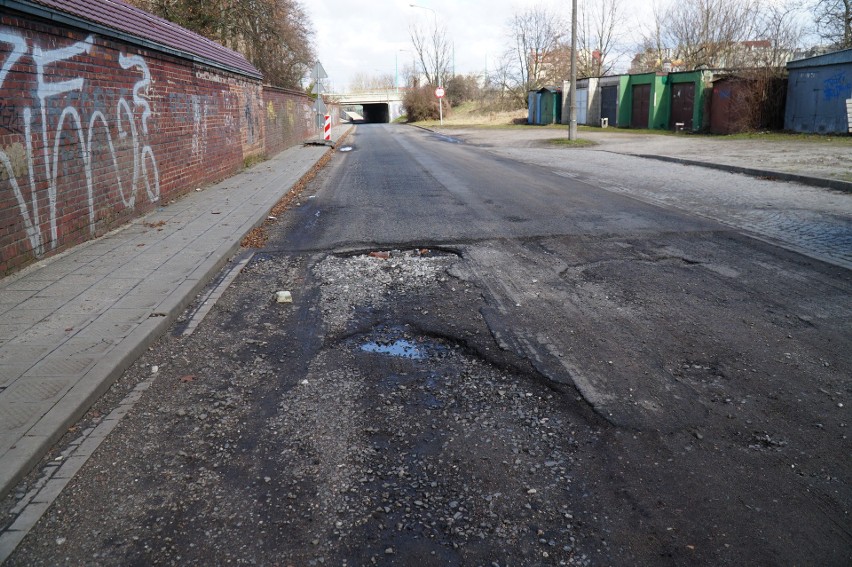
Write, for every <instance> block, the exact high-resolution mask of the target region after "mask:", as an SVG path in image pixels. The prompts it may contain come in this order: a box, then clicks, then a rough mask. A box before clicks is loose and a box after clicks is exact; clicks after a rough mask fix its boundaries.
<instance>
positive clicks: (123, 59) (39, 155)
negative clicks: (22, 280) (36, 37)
mask: <svg viewBox="0 0 852 567" xmlns="http://www.w3.org/2000/svg"><path fill="white" fill-rule="evenodd" d="M4 44H5V45H8V46H11V49H8V50H6V56H5V59H4V60H3V62H2V66H0V92H2V90H3V88H4V85H5V81H6V80H7V77H8V76H9V74H10V72H11V71H12V69H13V68H14V67H15V65H16V64H18V63H19V62H22V61H23V60H24V59H25V58H27V57H29V58H31V60H32V64H33V65H34V67H35V89H34V96H32V97H31V98H32V100H31V101H30V105H26V104H24V105H22V106H20V107H18V108H17V109H15V110H16V111H17V113H18V118H17V123H18V124H19V125H20V127H21V128H22V130H23V132H22V134H23V142H24V147H23V149H22V151H15V150H14V149H13V148H20V145H19V144H14V145H13V146H11V147H7V148H2V147H0V165H2V168H0V180H2V173H3V169H5V173H6V179H7V180H8V182H9V184H10V185H11V188H12V192H13V194H14V196H15V199H16V201H17V204H18V208H19V210H20V213H21V216H22V218H23V223H24V228H25V230H26V234H27V238H28V240H29V243H30V246H31V247H32V250H33V252H34V254H35V255H36V256H37V257H40V256H42V255H43V254H44V253H45V243H46V240H45V232H46V231H47V230H49V233H50V235H49V239H48V240H47V241H48V242H49V243H50V249H53V248H55V247H56V245H57V243H58V241H59V234H58V226H57V200H58V195H57V193H58V187H59V181H60V171H61V170H62V169H63V168H64V167H65V166H66V165H67V164H66V163H65V162H67V161H68V160H78V159H80V157H81V158H82V171H83V173H84V177H85V187H86V199H87V206H88V224H89V230H90V232H91V233H92V234H94V232H95V212H96V211H95V198H96V195H95V194H94V185H95V180H94V174H93V168H94V165H95V164H94V163H93V162H94V160H95V156H99V155H100V156H103V155H105V157H107V158H108V159H109V160H110V161H111V166H112V168H111V169H112V171H113V173H114V179H115V186H116V188H117V192H118V195H119V198H120V199H121V202H122V204H123V205H124V206H125V207H127V208H129V209H133V208H134V207H135V205H136V199H137V194H138V193H140V192H141V188H142V187H143V186H144V190H145V194H146V196H147V197H148V199H149V200H150V201H151V202H156V201H158V200H159V198H160V174H159V170H158V169H157V160H156V158H155V156H154V151H153V149H152V148H151V146H150V145H149V144H148V143H147V140H148V133H149V129H148V122H149V120H150V119H151V117H152V115H153V112H152V110H151V106H150V104H149V102H148V98H149V89H150V87H151V72H150V70H149V68H148V65H147V63H146V62H145V59H144V58H143V57H141V56H139V55H126V54H124V53H121V54H119V57H118V63H119V65H120V66H121V68H122V69H124V70H126V71H131V72H133V73H134V74H135V75H136V76H137V80H136V82H135V83H134V85H133V88H132V92H131V93H126V92H125V94H123V95H122V96H119V97H118V98H117V101H116V102H115V105H114V108H110V109H109V112H105V110H107V109H106V107H103V108H104V110H101V108H100V107H98V106H95V108H94V109H92V110H90V111H89V112H88V114H86V113H85V111H84V110H83V108H82V100H83V96H82V95H83V94H84V93H85V92H86V91H87V89H86V80H85V79H84V78H83V77H82V76H70V77H69V74H68V73H67V72H63V73H62V74H61V76H62V80H54V79H55V77H57V76H59V75H60V74H59V73H56V72H54V70H55V69H56V67H57V66H58V65H60V64H64V68H67V66H68V64H72V65H73V63H74V60H75V59H76V58H79V57H80V56H82V55H84V54H86V55H89V54H91V53H92V50H93V49H94V46H95V40H94V36H92V35H89V36H88V37H87V38H86V39H84V40H82V41H78V42H76V43H74V44H72V45H68V46H65V47H60V48H56V49H44V48H42V46H40V45H38V44H37V43H36V42H35V41H33V43H32V44H30V43H29V42H28V41H27V39H26V38H25V36H24V35H22V34H21V33H19V32H17V31H15V30H12V29H8V28H0V45H4ZM95 90H96V89H89V91H90V92H91V93H94V92H95ZM125 95H126V96H125ZM127 96H130V98H131V101H132V104H131V102H128V100H127ZM94 98H95V99H97V98H98V96H97V93H96V94H95V97H94ZM57 103H58V105H57ZM63 105H64V106H63ZM5 111H6V109H5V108H4V112H5ZM33 132H35V136H34V135H33ZM113 132H115V133H116V134H117V139H116V138H114V136H113ZM69 133H70V135H71V137H72V138H75V140H74V142H75V143H76V145H77V151H76V152H69V151H68V148H67V147H63V145H62V138H63V136H65V137H67V136H68V135H69ZM116 141H118V142H119V144H121V145H122V146H128V147H129V148H131V151H132V168H131V170H132V174H131V176H130V179H129V180H128V179H126V178H122V167H121V166H120V164H119V153H118V152H117V150H116ZM34 142H35V143H34ZM21 160H23V164H24V166H25V167H22V166H21V163H20V162H21ZM109 165H110V164H109V163H108V166H109ZM21 169H25V170H26V171H25V172H21V171H20V170H21ZM19 177H22V178H23V181H22V182H19ZM39 180H44V183H45V184H46V193H47V195H46V196H47V215H46V216H47V219H46V220H47V227H44V226H43V213H42V211H43V209H44V205H43V200H44V196H43V195H39V190H38V188H39V186H40V181H39ZM128 181H129V183H128ZM43 192H44V191H42V193H43Z"/></svg>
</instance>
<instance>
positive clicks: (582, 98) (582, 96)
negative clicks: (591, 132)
mask: <svg viewBox="0 0 852 567" xmlns="http://www.w3.org/2000/svg"><path fill="white" fill-rule="evenodd" d="M588 110H589V89H577V124H585V123H586V118H587V116H588V114H589V113H588Z"/></svg>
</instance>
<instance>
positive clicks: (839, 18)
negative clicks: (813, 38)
mask: <svg viewBox="0 0 852 567" xmlns="http://www.w3.org/2000/svg"><path fill="white" fill-rule="evenodd" d="M813 15H814V23H815V24H816V27H817V34H818V35H819V37H820V38H821V39H823V40H824V41H827V42H829V43H831V44H832V45H833V46H834V47H837V48H839V49H844V48H848V47H852V0H816V2H815V3H814V5H813Z"/></svg>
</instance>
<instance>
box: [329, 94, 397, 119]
mask: <svg viewBox="0 0 852 567" xmlns="http://www.w3.org/2000/svg"><path fill="white" fill-rule="evenodd" d="M330 97H333V98H334V99H336V100H337V101H338V102H339V104H340V107H341V108H343V109H344V112H345V113H346V114H347V117H348V118H349V119H350V120H352V121H353V122H365V123H380V124H384V123H389V122H393V121H394V120H396V119H397V118H399V117H400V116H402V114H403V112H404V111H403V107H402V93H400V92H399V91H397V90H396V89H390V90H383V91H371V92H362V93H346V94H332V95H330Z"/></svg>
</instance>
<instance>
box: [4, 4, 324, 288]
mask: <svg viewBox="0 0 852 567" xmlns="http://www.w3.org/2000/svg"><path fill="white" fill-rule="evenodd" d="M310 109H311V104H310V101H309V99H307V97H305V96H303V95H301V94H299V93H297V92H292V91H278V90H277V89H276V90H274V91H267V92H266V93H265V92H264V89H263V87H262V85H261V83H260V82H259V81H257V80H254V79H250V78H247V77H244V76H242V75H239V74H230V73H228V72H225V71H222V70H219V69H215V68H212V67H206V66H203V65H200V64H198V63H193V62H190V61H188V60H184V59H180V58H177V57H173V56H170V55H166V54H164V53H160V52H157V51H152V50H146V49H142V48H138V47H135V46H133V45H130V44H127V43H123V42H121V41H119V40H116V39H112V38H109V37H104V36H102V35H98V34H93V33H86V32H82V31H79V30H76V29H72V28H64V27H57V26H56V25H52V24H46V23H43V22H40V21H36V20H32V19H28V18H26V17H17V16H14V15H2V16H0V277H2V276H4V275H7V274H9V273H11V272H13V271H15V270H17V269H20V268H21V267H23V266H25V265H27V264H29V263H31V262H33V261H35V260H37V259H40V258H42V257H45V256H48V255H51V254H55V253H57V252H59V251H61V250H65V249H67V248H69V247H71V246H74V245H76V244H79V243H80V242H83V241H85V240H88V239H90V238H94V237H97V236H100V235H103V234H104V233H106V232H108V231H110V230H112V229H114V228H116V227H118V226H120V225H121V224H123V223H125V222H127V221H129V220H131V219H132V218H135V217H138V216H140V215H142V214H144V213H146V212H148V211H150V210H151V209H152V208H154V207H156V206H159V204H160V203H167V202H168V201H170V200H172V199H175V198H177V197H179V196H181V195H182V194H185V193H187V192H188V191H190V190H192V189H194V188H196V187H199V186H201V185H204V184H208V183H211V182H214V181H217V180H220V179H223V178H225V177H227V176H229V175H232V174H234V173H235V172H237V171H238V170H240V169H241V168H242V167H243V164H244V163H246V161H247V160H250V159H251V158H253V157H256V156H262V155H264V154H266V155H271V154H274V153H276V152H278V151H280V150H282V149H284V148H285V147H287V146H289V145H293V144H295V143H298V142H299V141H301V140H303V139H304V138H305V137H309V136H311V135H315V132H314V131H313V130H311V129H309V128H308V127H307V126H309V118H310V117H309V112H310ZM267 129H269V130H270V137H269V138H267V136H266V132H267Z"/></svg>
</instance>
